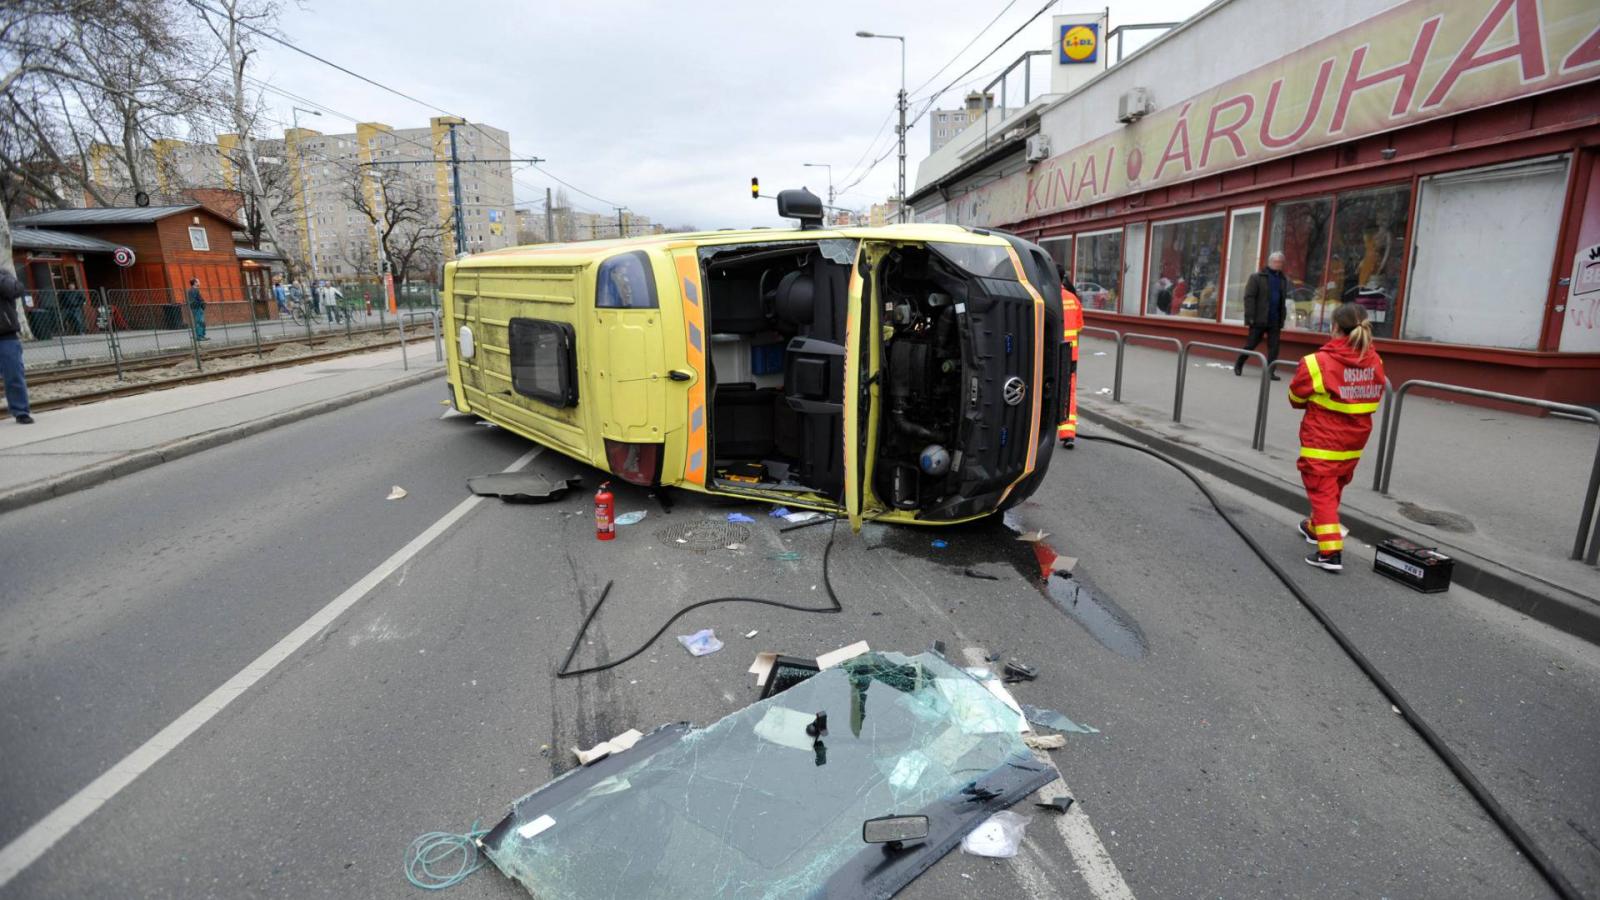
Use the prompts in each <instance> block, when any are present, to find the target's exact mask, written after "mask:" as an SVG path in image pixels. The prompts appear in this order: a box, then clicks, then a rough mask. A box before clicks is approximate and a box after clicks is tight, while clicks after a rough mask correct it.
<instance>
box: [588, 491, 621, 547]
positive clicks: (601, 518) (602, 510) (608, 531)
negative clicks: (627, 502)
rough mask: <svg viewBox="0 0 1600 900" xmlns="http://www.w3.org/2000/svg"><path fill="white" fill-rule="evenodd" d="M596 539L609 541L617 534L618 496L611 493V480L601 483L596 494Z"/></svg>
mask: <svg viewBox="0 0 1600 900" xmlns="http://www.w3.org/2000/svg"><path fill="white" fill-rule="evenodd" d="M594 536H595V540H599V541H609V540H613V539H615V538H616V536H617V498H616V497H615V496H614V495H613V494H612V493H611V482H609V481H606V482H602V483H601V484H600V490H598V491H595V494H594Z"/></svg>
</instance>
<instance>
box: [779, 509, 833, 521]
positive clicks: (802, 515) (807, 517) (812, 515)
mask: <svg viewBox="0 0 1600 900" xmlns="http://www.w3.org/2000/svg"><path fill="white" fill-rule="evenodd" d="M826 518H827V516H825V515H823V514H822V513H819V512H812V511H809V510H808V511H806V512H796V513H789V514H787V515H785V516H784V517H783V520H784V521H785V522H788V523H789V524H790V525H804V524H805V523H807V522H816V521H819V520H822V519H826Z"/></svg>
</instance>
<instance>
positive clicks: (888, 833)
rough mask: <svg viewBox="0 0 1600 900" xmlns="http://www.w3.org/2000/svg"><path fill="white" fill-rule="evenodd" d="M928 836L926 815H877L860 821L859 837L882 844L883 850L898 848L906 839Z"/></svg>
mask: <svg viewBox="0 0 1600 900" xmlns="http://www.w3.org/2000/svg"><path fill="white" fill-rule="evenodd" d="M927 837H928V817H927V816H879V817H878V818H876V819H868V820H866V821H865V822H862V823H861V839H862V840H863V841H866V842H867V843H869V844H882V845H884V849H885V850H899V849H900V848H901V847H903V846H904V845H905V843H906V842H907V841H921V840H926V839H927Z"/></svg>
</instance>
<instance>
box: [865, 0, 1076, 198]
mask: <svg viewBox="0 0 1600 900" xmlns="http://www.w3.org/2000/svg"><path fill="white" fill-rule="evenodd" d="M1052 6H1055V0H1049V2H1047V3H1045V5H1044V6H1041V7H1039V11H1038V12H1036V13H1034V14H1033V15H1031V16H1029V17H1028V19H1027V21H1025V22H1023V23H1022V24H1021V25H1018V26H1017V28H1016V30H1015V31H1012V32H1011V33H1010V34H1008V35H1006V38H1005V40H1003V41H1001V42H1000V43H998V44H996V45H995V47H994V49H993V50H990V51H989V52H988V53H985V54H984V55H983V57H982V58H981V59H979V60H978V61H977V62H975V63H973V64H972V65H970V66H968V67H967V70H966V71H965V72H962V73H961V74H960V75H957V76H956V77H955V78H954V79H952V80H951V81H950V83H949V84H947V85H945V86H944V87H942V88H940V89H939V90H937V91H934V92H933V93H932V94H929V95H928V102H927V103H925V104H923V106H922V109H920V110H918V111H917V114H916V116H914V117H913V118H912V119H911V121H909V122H907V123H906V130H908V131H909V130H910V129H911V128H912V127H913V126H915V125H916V124H917V123H918V122H920V121H922V117H923V116H926V115H927V114H928V110H930V109H932V108H933V105H934V104H935V103H937V102H939V98H940V97H942V96H944V95H945V94H946V93H947V92H948V91H950V89H951V88H954V87H956V85H957V84H958V83H959V82H960V81H961V79H963V78H966V77H967V76H968V75H971V74H972V72H973V70H974V69H977V68H978V67H979V66H981V65H983V64H984V63H986V62H988V61H989V57H991V56H994V55H995V54H996V53H999V52H1000V50H1001V48H1003V47H1005V45H1007V44H1009V43H1011V41H1012V40H1014V39H1015V38H1016V36H1017V35H1019V34H1021V33H1022V30H1023V29H1024V28H1027V27H1028V26H1029V25H1032V24H1033V23H1034V21H1035V20H1037V19H1038V18H1039V17H1040V16H1042V15H1044V14H1045V13H1046V12H1047V11H1048V10H1049V9H1050V8H1051V7H1052ZM888 158H889V154H888V153H885V154H883V155H882V156H879V157H878V158H877V159H875V160H873V161H872V165H870V166H868V167H867V170H866V171H865V172H862V173H861V175H860V176H859V177H858V178H856V180H855V181H852V182H850V183H849V184H847V185H845V186H844V188H842V189H841V193H842V192H843V191H845V190H849V189H850V188H852V187H855V186H856V185H858V184H860V183H861V182H862V181H863V180H864V179H865V178H866V177H867V176H868V175H870V174H872V170H873V169H875V168H877V167H878V164H879V163H881V162H883V161H884V160H885V159H888Z"/></svg>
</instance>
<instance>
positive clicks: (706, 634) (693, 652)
mask: <svg viewBox="0 0 1600 900" xmlns="http://www.w3.org/2000/svg"><path fill="white" fill-rule="evenodd" d="M678 643H680V644H682V645H683V649H685V650H688V651H689V655H690V656H707V655H709V654H712V653H715V652H717V651H718V650H721V649H722V642H721V641H719V640H717V635H716V633H715V632H713V631H712V630H711V629H709V628H702V629H700V630H699V631H696V632H695V633H694V634H680V635H678Z"/></svg>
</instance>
